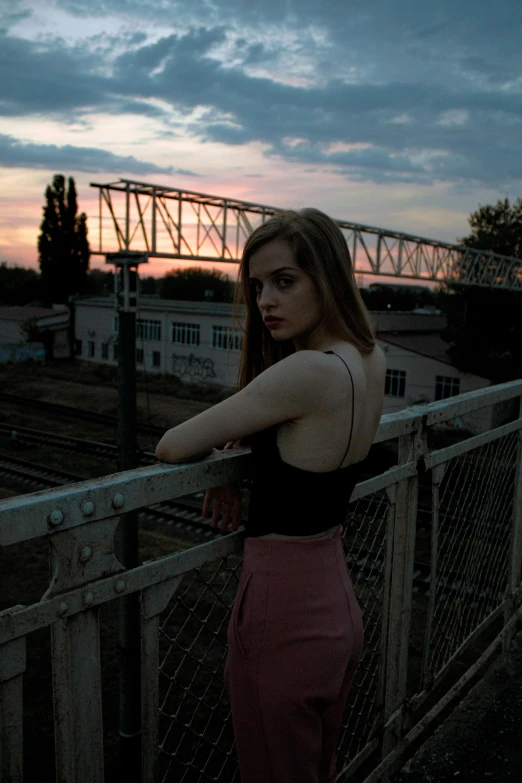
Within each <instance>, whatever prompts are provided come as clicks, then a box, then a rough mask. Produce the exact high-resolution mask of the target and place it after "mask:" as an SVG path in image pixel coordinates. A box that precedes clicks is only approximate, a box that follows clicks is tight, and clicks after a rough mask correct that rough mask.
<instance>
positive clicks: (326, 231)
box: [233, 207, 375, 391]
mask: <svg viewBox="0 0 522 783" xmlns="http://www.w3.org/2000/svg"><path fill="white" fill-rule="evenodd" d="M273 239H285V240H286V241H287V242H288V243H289V244H290V246H291V247H292V249H293V251H294V256H295V260H296V262H297V264H298V266H299V267H300V268H301V269H303V270H304V271H305V272H307V273H308V274H309V275H310V277H311V278H312V279H313V280H314V282H315V285H316V287H317V290H318V293H319V297H320V306H321V310H322V312H323V313H324V318H325V324H326V327H327V328H328V329H329V330H330V331H331V332H332V333H333V334H336V335H338V336H339V338H340V339H345V340H347V341H349V342H351V343H353V345H355V346H356V348H357V349H358V350H359V351H360V353H362V354H369V353H371V352H372V351H373V349H374V346H375V332H374V329H373V325H372V321H371V318H370V315H369V313H368V310H367V309H366V306H365V304H364V302H363V300H362V297H361V295H360V293H359V289H358V288H357V283H356V281H355V277H354V273H353V266H352V260H351V257H350V251H349V250H348V245H347V243H346V239H345V237H344V235H343V233H342V231H341V229H340V228H339V226H338V225H337V223H335V221H334V220H332V219H331V218H330V217H328V215H325V213H324V212H321V211H320V210H319V209H314V208H312V207H307V208H305V209H300V210H298V211H294V210H292V209H289V210H285V211H284V212H277V213H276V214H275V215H274V216H273V217H271V218H270V219H269V220H267V221H266V222H265V223H262V224H261V225H260V226H258V227H257V228H256V229H255V230H254V231H253V232H252V234H250V236H249V237H248V239H247V241H246V242H245V245H244V248H243V254H242V257H241V261H240V265H239V273H238V284H237V286H236V290H235V294H234V301H233V316H234V318H235V319H236V322H237V323H238V324H239V325H240V328H241V330H242V332H243V344H242V348H241V357H240V361H239V371H238V379H237V390H238V391H240V390H241V389H243V388H244V387H245V386H247V385H248V384H249V383H250V381H252V380H253V379H254V378H255V377H257V375H259V374H260V373H261V372H263V370H266V369H267V368H268V367H271V366H272V365H273V364H276V362H278V361H280V360H281V359H284V358H285V357H286V356H289V355H290V354H292V353H295V347H294V344H293V342H292V341H291V340H283V341H282V342H277V341H276V340H274V339H273V338H272V336H271V334H270V332H269V331H268V329H267V328H266V327H265V325H264V323H263V319H262V316H261V313H260V312H259V308H258V307H257V303H256V294H255V290H254V287H253V285H252V284H251V283H249V280H248V277H249V274H250V258H251V256H252V255H253V254H254V253H255V252H256V251H257V250H259V248H260V247H261V246H262V245H264V244H266V243H267V242H271V241H272V240H273ZM339 292H343V296H339ZM241 305H244V307H245V314H246V325H245V328H244V329H243V327H242V326H241V323H240V320H239V318H238V311H239V308H240V306H241Z"/></svg>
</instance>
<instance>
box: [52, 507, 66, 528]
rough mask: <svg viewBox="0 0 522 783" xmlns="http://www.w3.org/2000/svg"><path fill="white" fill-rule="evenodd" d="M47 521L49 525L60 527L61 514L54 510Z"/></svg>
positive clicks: (58, 510)
mask: <svg viewBox="0 0 522 783" xmlns="http://www.w3.org/2000/svg"><path fill="white" fill-rule="evenodd" d="M49 521H50V523H51V525H61V524H62V522H63V514H62V512H61V511H60V509H58V508H55V510H54V511H51V514H50V516H49Z"/></svg>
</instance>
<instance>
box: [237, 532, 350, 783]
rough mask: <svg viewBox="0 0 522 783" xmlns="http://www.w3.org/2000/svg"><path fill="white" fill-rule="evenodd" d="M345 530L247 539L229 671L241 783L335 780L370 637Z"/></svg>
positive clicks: (320, 781)
mask: <svg viewBox="0 0 522 783" xmlns="http://www.w3.org/2000/svg"><path fill="white" fill-rule="evenodd" d="M342 533H343V528H342V526H340V527H339V530H338V531H337V532H336V534H335V535H334V536H333V537H332V536H329V535H325V536H321V537H320V538H312V539H305V540H303V539H301V540H296V541H290V540H282V539H259V538H246V539H245V545H244V553H243V565H242V571H241V577H240V580H239V585H238V590H237V594H236V598H235V601H234V605H233V609H232V614H231V617H230V622H229V625H228V632H227V638H228V655H227V660H226V664H225V671H224V680H225V684H226V687H227V690H228V694H229V697H230V704H231V708H232V723H233V727H234V735H235V740H236V751H237V757H238V761H239V771H240V774H241V783H335V774H336V745H337V740H338V737H339V734H340V730H341V720H342V715H343V710H344V706H345V703H346V699H347V697H348V693H349V690H350V687H351V685H352V682H353V678H354V675H355V671H356V669H357V665H358V663H359V660H360V658H361V655H362V648H363V641H364V631H363V622H362V616H361V610H360V607H359V604H358V602H357V598H356V596H355V592H354V589H353V585H352V581H351V579H350V575H349V573H348V568H347V565H346V560H345V556H344V551H343V546H342Z"/></svg>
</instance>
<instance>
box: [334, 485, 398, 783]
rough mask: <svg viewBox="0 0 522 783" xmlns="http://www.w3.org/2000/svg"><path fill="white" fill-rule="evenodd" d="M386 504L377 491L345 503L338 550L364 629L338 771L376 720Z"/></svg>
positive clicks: (378, 711)
mask: <svg viewBox="0 0 522 783" xmlns="http://www.w3.org/2000/svg"><path fill="white" fill-rule="evenodd" d="M388 510H389V501H388V498H387V495H386V492H384V491H382V492H376V493H373V494H371V495H368V496H367V497H363V498H360V499H359V500H357V501H356V502H355V503H353V504H350V506H349V508H348V515H347V518H346V525H345V532H344V536H343V545H344V550H345V555H346V561H347V564H348V570H349V572H350V576H351V579H352V583H353V586H354V590H355V593H356V596H357V600H358V602H359V606H360V607H361V612H362V616H363V625H364V647H363V655H362V658H361V661H360V663H359V667H358V669H357V673H356V675H355V680H354V683H353V686H352V689H351V691H350V694H349V696H348V700H347V703H346V707H345V711H344V716H343V721H342V731H341V735H340V739H339V743H338V748H337V751H338V756H339V759H338V768H339V769H340V767H341V762H342V765H343V766H344V765H346V764H347V763H348V762H350V761H351V760H353V759H354V758H355V757H356V756H357V755H358V754H359V753H360V752H361V751H362V750H363V749H364V748H365V746H366V745H367V743H368V741H369V740H370V739H371V738H372V736H373V735H374V733H375V730H376V727H377V725H378V723H379V720H380V717H381V709H380V704H379V701H380V699H379V693H378V691H379V683H380V676H379V671H380V669H381V667H382V655H381V641H382V635H383V628H382V623H383V616H384V612H383V608H384V600H385V559H386V549H387V518H388Z"/></svg>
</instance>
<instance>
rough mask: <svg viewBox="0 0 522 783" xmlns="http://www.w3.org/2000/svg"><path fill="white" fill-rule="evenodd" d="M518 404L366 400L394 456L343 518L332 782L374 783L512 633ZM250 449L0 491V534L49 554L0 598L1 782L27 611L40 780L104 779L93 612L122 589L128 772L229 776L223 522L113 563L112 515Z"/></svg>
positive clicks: (516, 400)
mask: <svg viewBox="0 0 522 783" xmlns="http://www.w3.org/2000/svg"><path fill="white" fill-rule="evenodd" d="M509 401H511V403H510V404H511V406H512V415H511V416H510V417H509V418H510V419H511V420H510V421H509V422H508V423H504V424H502V425H500V426H496V427H490V428H489V429H488V430H487V431H485V432H482V433H481V434H479V435H474V436H470V435H469V433H465V432H463V433H462V434H461V437H460V440H458V442H454V443H452V444H451V445H449V446H448V445H444V446H443V447H442V448H440V447H439V448H436V447H435V446H436V445H437V443H436V441H437V439H438V441H439V445H440V440H441V427H440V425H442V424H444V422H448V421H450V420H452V419H454V418H455V417H462V416H466V415H467V414H469V413H470V412H472V411H477V410H481V409H483V410H486V409H487V410H489V411H495V410H496V407H495V406H497V405H499V404H501V405H504V406H505V405H506V403H507V402H509ZM521 403H522V380H519V381H512V382H509V383H504V384H501V385H498V386H493V387H489V388H486V389H480V390H478V391H474V392H470V393H468V394H463V395H460V396H458V397H453V398H451V399H448V400H443V401H441V402H436V403H430V404H428V405H424V406H414V407H412V408H409V409H406V410H403V411H400V412H398V413H395V414H391V415H385V416H383V417H382V420H381V423H380V426H379V430H378V433H377V436H376V439H375V443H376V444H379V443H380V444H383V446H381V447H379V448H385V449H388V450H389V452H390V453H391V454H395V456H396V460H395V463H396V464H394V465H393V466H392V467H390V468H388V469H387V470H385V471H383V472H381V473H379V474H378V475H375V476H373V477H371V478H369V479H367V480H364V481H362V482H360V483H359V484H358V485H357V486H356V488H355V490H354V493H353V496H352V501H351V502H350V506H349V509H348V513H347V517H346V524H345V527H344V545H345V551H346V553H347V560H348V567H349V570H350V573H351V577H352V581H353V584H354V587H355V591H356V593H357V597H358V600H359V603H360V606H361V609H362V613H363V621H364V628H365V648H364V652H363V657H362V659H361V663H360V665H359V669H358V671H357V675H356V680H355V682H354V685H353V688H352V690H351V692H350V695H349V699H348V703H347V705H346V710H345V715H344V719H343V729H342V732H341V735H340V738H339V743H338V749H337V756H338V780H339V781H348V780H350V779H351V778H353V776H354V775H355V774H357V775H358V776H359V778H360V777H361V775H364V780H365V783H375V782H376V781H378V780H380V779H381V778H382V776H383V775H385V774H387V773H389V772H390V771H392V770H394V769H397V768H398V767H399V766H400V765H401V760H402V759H403V757H404V754H405V751H406V749H407V748H408V746H409V745H410V744H411V743H412V742H413V741H414V740H415V739H417V737H419V735H421V734H422V732H423V731H424V730H425V729H426V727H427V726H428V725H429V724H430V723H431V722H432V721H433V720H434V719H435V718H436V717H437V715H439V713H440V712H441V710H442V709H443V708H444V707H445V706H446V705H447V704H448V702H449V701H450V700H452V699H453V698H455V697H457V696H458V694H459V693H460V692H461V691H462V689H463V688H464V687H465V685H466V683H467V682H468V681H469V680H470V679H471V678H472V677H473V676H475V675H476V674H477V673H479V672H480V669H481V668H482V667H483V665H484V663H485V662H486V661H487V660H488V659H489V658H490V657H491V656H492V655H493V654H494V653H495V652H496V651H497V650H498V648H499V647H501V648H502V649H503V650H505V649H506V648H507V646H508V645H509V643H510V641H511V639H512V637H513V636H514V634H515V633H516V631H517V623H518V621H519V620H520V618H521V615H522V609H521V604H522V588H521V580H522V575H521V561H522V459H521V457H522V438H521V433H522V409H521ZM513 411H514V413H513ZM493 418H494V417H491V419H490V420H491V421H493ZM453 440H455V438H454V437H453ZM249 466H250V450H249V449H236V450H230V451H228V452H220V453H215V454H213V455H212V456H209V457H207V458H206V459H204V460H202V461H200V462H196V463H188V464H184V465H170V466H169V465H165V464H157V465H152V466H148V467H142V468H139V469H136V470H131V471H127V472H123V473H116V474H112V475H109V476H103V477H101V478H96V479H91V480H88V481H83V482H80V483H77V484H70V485H68V486H65V487H59V488H56V489H51V490H45V491H42V492H35V493H32V494H28V495H22V496H18V497H12V498H8V499H6V500H2V501H0V544H1V545H2V546H3V547H7V546H11V547H12V546H14V545H21V544H22V542H29V541H31V540H33V539H37V538H42V537H43V538H45V539H47V541H48V542H49V544H50V553H51V554H50V564H51V568H50V574H51V579H50V584H49V587H48V589H47V590H46V592H45V594H44V596H43V598H42V599H41V600H40V601H39V602H36V603H33V604H29V605H23V604H19V605H16V606H13V607H11V608H9V609H7V610H6V611H4V612H1V613H0V681H1V682H0V742H1V744H0V754H1V755H0V777H1V779H2V780H6V781H11V783H18V782H19V781H22V780H23V771H22V767H23V751H22V747H23V746H22V724H23V696H22V681H23V677H24V672H25V670H26V644H27V639H28V637H29V635H30V634H32V633H33V632H34V631H36V630H37V629H41V628H50V629H51V635H52V645H51V652H52V679H53V701H54V741H55V749H56V779H57V780H59V781H66V780H67V781H73V780H74V781H75V783H100V782H101V781H103V780H104V749H103V724H102V684H101V683H102V676H101V665H100V628H99V610H100V608H101V607H103V606H105V605H106V604H109V603H110V602H111V601H114V599H116V598H118V597H121V596H125V595H130V594H139V597H140V607H141V652H142V656H141V657H142V664H141V674H142V682H141V700H142V701H141V704H142V778H143V781H144V783H152V781H162V783H163V781H164V782H165V783H167V781H176V783H182V782H183V783H186V782H188V781H223V783H224V782H225V781H226V783H229V781H239V773H238V767H237V760H236V755H235V749H234V736H233V730H232V724H231V716H230V705H229V703H228V696H227V693H226V689H225V686H224V682H223V666H224V661H225V657H226V651H227V647H226V628H227V624H228V620H229V616H230V610H231V607H232V603H233V600H234V596H235V591H236V586H237V583H238V570H239V569H240V566H241V555H242V548H243V536H242V533H241V530H239V531H238V532H236V533H232V534H230V535H227V536H223V537H222V538H218V539H215V540H211V541H209V542H208V543H205V544H201V545H198V546H194V547H192V548H189V549H186V550H183V551H179V552H175V553H174V554H170V555H167V556H164V557H160V558H158V559H155V560H150V561H148V562H145V563H143V564H142V565H140V566H139V567H136V568H133V569H132V570H128V571H124V569H123V567H122V566H121V564H120V563H119V562H118V560H117V559H116V556H115V553H114V539H115V530H116V527H117V524H118V516H119V515H120V514H123V513H127V512H129V511H131V510H134V509H140V508H143V507H146V506H147V505H151V504H158V503H161V502H162V501H165V500H170V499H172V498H174V497H180V496H185V495H189V494H192V493H196V492H199V491H202V490H206V489H207V488H209V487H212V486H217V485H220V484H223V483H228V482H231V481H238V480H241V479H243V478H246V477H248V472H249ZM9 551H14V550H9ZM422 574H424V577H423V579H422V578H421V579H420V578H419V575H421V576H422ZM419 585H420V586H419ZM423 585H424V587H423ZM425 588H427V589H425ZM23 589H24V586H23V584H20V600H21V601H22V600H23ZM463 658H465V661H466V667H467V668H466V670H465V671H464V673H462V671H463V666H462V660H463ZM470 661H471V663H470ZM456 664H458V666H457V667H456Z"/></svg>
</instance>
